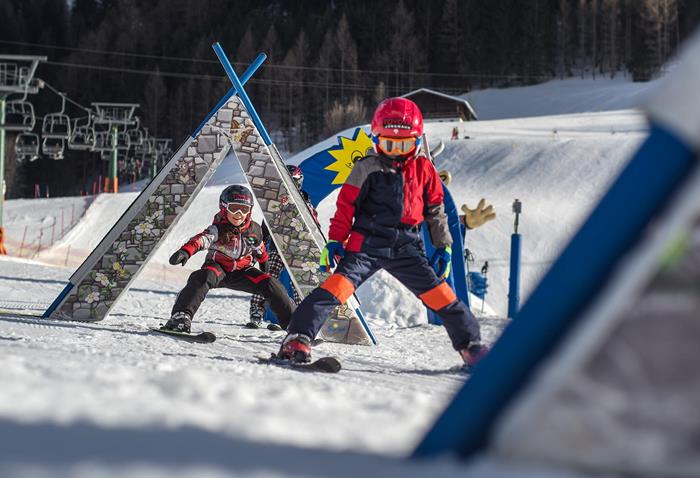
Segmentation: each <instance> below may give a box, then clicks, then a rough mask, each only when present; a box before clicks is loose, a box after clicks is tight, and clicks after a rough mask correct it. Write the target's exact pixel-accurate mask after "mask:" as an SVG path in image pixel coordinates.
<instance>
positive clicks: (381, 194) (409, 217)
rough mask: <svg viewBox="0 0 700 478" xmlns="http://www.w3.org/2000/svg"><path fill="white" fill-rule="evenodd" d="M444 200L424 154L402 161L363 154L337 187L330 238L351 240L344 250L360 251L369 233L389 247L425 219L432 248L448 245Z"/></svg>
mask: <svg viewBox="0 0 700 478" xmlns="http://www.w3.org/2000/svg"><path fill="white" fill-rule="evenodd" d="M443 198H444V191H443V189H442V182H441V181H440V177H439V176H438V172H437V171H436V170H435V166H433V164H432V163H431V162H430V160H429V159H428V158H426V157H425V156H423V155H422V154H421V155H418V156H414V157H412V158H409V159H407V160H405V161H393V160H392V159H390V158H388V157H386V156H384V155H370V156H366V157H364V158H362V159H360V160H358V161H357V162H356V163H355V166H354V167H353V169H352V171H351V172H350V175H349V177H348V179H347V181H345V184H343V186H342V187H341V188H340V193H339V194H338V200H337V202H336V212H335V215H334V216H333V218H332V219H331V225H330V228H329V231H328V237H329V238H330V239H332V240H335V241H339V242H344V241H345V240H346V239H348V238H349V239H348V243H347V246H346V248H347V250H348V251H350V252H359V251H360V249H361V247H362V244H363V243H364V241H365V238H366V237H368V236H372V237H373V238H374V239H373V240H372V241H371V242H372V243H373V244H382V245H387V246H391V245H392V243H393V242H395V241H396V238H397V237H398V236H397V234H398V231H399V230H402V229H403V230H406V229H409V230H411V229H412V230H417V229H418V227H419V226H420V225H421V223H422V222H423V221H424V220H425V221H427V222H428V229H429V231H430V237H431V239H432V242H433V244H434V245H435V247H438V248H439V247H446V246H449V245H451V244H452V237H451V236H450V233H449V228H448V224H447V216H446V215H445V208H444V205H443ZM377 239H379V240H377Z"/></svg>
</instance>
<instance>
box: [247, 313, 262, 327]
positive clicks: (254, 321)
mask: <svg viewBox="0 0 700 478" xmlns="http://www.w3.org/2000/svg"><path fill="white" fill-rule="evenodd" d="M262 323H263V316H262V314H261V313H260V312H258V311H256V312H251V313H250V321H249V322H248V323H247V324H245V326H246V327H247V328H249V329H259V328H260V327H262Z"/></svg>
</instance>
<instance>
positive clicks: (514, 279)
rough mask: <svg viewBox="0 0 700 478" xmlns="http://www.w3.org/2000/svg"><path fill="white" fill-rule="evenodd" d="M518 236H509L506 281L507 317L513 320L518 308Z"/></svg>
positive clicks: (519, 247) (519, 243)
mask: <svg viewBox="0 0 700 478" xmlns="http://www.w3.org/2000/svg"><path fill="white" fill-rule="evenodd" d="M520 240H521V236H520V234H512V235H511V236H510V278H509V279H508V317H510V318H513V317H515V314H517V313H518V308H519V307H520V250H521V241H520Z"/></svg>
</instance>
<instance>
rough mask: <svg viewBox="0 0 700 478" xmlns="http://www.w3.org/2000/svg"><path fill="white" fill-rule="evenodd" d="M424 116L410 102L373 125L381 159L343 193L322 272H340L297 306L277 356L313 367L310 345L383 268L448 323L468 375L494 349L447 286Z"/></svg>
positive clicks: (445, 233)
mask: <svg viewBox="0 0 700 478" xmlns="http://www.w3.org/2000/svg"><path fill="white" fill-rule="evenodd" d="M422 134H423V116H422V114H421V112H420V110H419V108H418V106H417V105H416V104H415V103H413V102H412V101H410V100H408V99H405V98H389V99H387V100H384V101H383V102H382V103H380V104H379V106H378V107H377V110H376V111H375V113H374V117H373V119H372V140H373V142H374V145H375V151H376V154H373V155H368V156H366V157H364V158H362V159H360V160H359V161H357V162H356V163H355V166H354V167H353V170H352V171H351V173H350V176H349V177H348V179H347V180H346V182H345V184H343V186H342V187H341V189H340V193H339V195H338V200H337V203H336V207H337V209H336V212H335V215H334V216H333V218H332V219H331V224H330V229H329V232H328V237H329V241H328V243H327V244H326V246H325V248H324V249H323V251H322V254H321V268H322V269H325V270H330V269H332V268H333V267H335V265H336V257H340V258H341V259H340V260H339V262H338V267H337V268H336V269H335V272H334V273H333V274H332V275H331V276H330V277H328V279H326V281H325V282H324V283H323V284H321V286H320V287H318V288H317V289H315V290H313V291H312V292H311V293H310V294H309V295H308V296H307V297H306V298H305V299H304V300H303V301H302V302H301V304H299V306H298V307H297V309H296V311H295V312H294V314H293V315H292V319H291V321H290V324H289V327H288V328H287V331H288V332H289V335H288V336H287V337H286V338H285V340H284V342H283V343H282V347H281V349H280V352H279V354H278V356H279V357H281V358H285V359H288V360H292V361H308V360H310V354H311V346H310V343H311V340H312V339H313V338H314V337H315V336H316V334H317V333H318V331H319V330H320V329H321V327H322V326H323V323H324V322H325V320H326V318H327V317H328V316H329V315H330V313H331V311H332V310H333V308H334V307H336V306H337V305H338V304H342V303H344V302H345V301H346V300H347V299H348V298H349V297H350V296H351V295H352V294H353V293H354V292H355V289H357V287H359V286H360V284H362V283H363V282H364V281H365V280H367V279H368V278H369V277H370V276H371V275H372V274H374V273H375V272H376V271H378V270H379V269H385V270H386V271H387V272H389V273H390V274H391V275H393V276H394V277H395V278H396V279H398V280H399V281H400V282H401V283H402V284H403V285H404V286H406V287H407V288H408V289H410V290H411V292H413V293H414V294H416V295H417V296H418V297H419V298H420V299H421V300H422V301H423V303H424V304H425V305H426V307H428V308H430V309H431V310H433V311H435V313H436V314H437V315H438V316H439V317H440V319H442V322H443V324H444V326H445V329H446V330H447V333H448V335H449V337H450V340H451V341H452V345H453V347H454V348H455V350H457V351H458V352H459V353H460V355H461V356H462V359H463V360H464V362H465V366H466V368H467V369H470V368H471V367H472V366H473V365H474V364H476V362H477V361H478V360H479V359H481V358H482V357H483V356H484V355H485V354H486V352H487V351H488V348H487V347H486V346H484V345H481V337H480V330H479V324H478V323H477V321H476V319H475V318H474V316H473V315H472V314H471V312H470V311H469V309H468V308H467V307H466V305H464V304H463V303H462V302H460V301H459V300H458V299H457V296H456V295H455V293H454V291H453V290H452V289H451V288H450V286H449V285H448V284H447V283H446V282H445V280H444V279H445V277H446V276H447V275H448V273H449V268H450V260H451V257H450V256H451V245H452V238H451V236H450V233H449V229H448V224H447V217H446V215H445V211H444V206H443V196H444V192H443V189H442V184H441V182H440V178H439V176H438V172H437V171H436V170H435V167H434V166H433V165H432V163H431V162H430V160H429V159H428V158H427V157H426V156H424V155H423V154H422V153H421V152H420V142H421V137H422ZM424 220H425V221H427V223H428V229H429V231H430V236H431V239H432V242H433V244H434V245H435V248H436V251H435V253H434V255H433V257H432V258H431V260H430V262H429V261H428V259H427V258H426V257H425V253H424V248H423V243H422V240H421V232H420V230H421V224H422V223H423V221H424Z"/></svg>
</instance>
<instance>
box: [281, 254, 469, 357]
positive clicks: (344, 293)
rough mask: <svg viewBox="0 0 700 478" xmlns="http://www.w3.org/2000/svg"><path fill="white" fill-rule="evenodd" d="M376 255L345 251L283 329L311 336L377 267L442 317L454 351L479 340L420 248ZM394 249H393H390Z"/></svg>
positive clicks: (463, 309)
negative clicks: (333, 271)
mask: <svg viewBox="0 0 700 478" xmlns="http://www.w3.org/2000/svg"><path fill="white" fill-rule="evenodd" d="M411 249H412V251H411V252H409V253H407V252H406V251H405V250H404V251H402V252H401V253H394V254H391V253H390V254H388V256H389V257H377V256H373V255H370V254H366V253H363V252H346V253H345V257H344V258H343V259H341V261H340V263H339V264H338V267H337V269H336V270H335V273H333V274H332V275H331V276H330V277H328V279H326V281H325V282H324V283H323V284H321V286H319V287H317V288H316V289H314V290H313V291H312V292H311V293H310V294H309V295H308V296H307V297H306V298H305V299H304V300H303V301H302V302H301V303H300V304H299V306H298V307H297V309H296V311H295V312H294V313H293V314H292V318H291V321H290V324H289V327H288V328H287V331H288V332H289V333H290V334H304V335H307V336H308V337H311V338H314V337H316V334H317V333H318V332H319V330H321V327H323V323H324V322H325V321H326V319H327V318H328V317H329V315H330V314H331V312H332V311H333V309H334V308H335V307H336V306H338V305H339V304H343V303H345V301H347V300H348V298H350V296H352V294H353V293H354V292H355V289H357V288H358V287H359V286H360V285H361V284H362V283H363V282H364V281H366V280H367V279H369V278H370V277H371V276H372V274H374V273H375V272H377V271H378V270H379V269H384V270H386V271H387V272H388V273H389V274H391V275H392V276H394V277H395V278H396V279H398V280H399V282H401V283H402V284H403V285H404V286H406V287H407V288H408V289H409V290H410V291H411V292H413V293H414V294H415V295H416V296H418V298H420V299H421V300H422V301H423V303H424V304H425V305H426V307H428V308H430V309H431V310H433V311H435V313H436V314H437V315H438V316H439V317H440V319H441V320H442V323H443V325H444V326H445V329H446V330H447V334H448V335H449V336H450V340H451V341H452V346H453V347H454V348H455V350H461V349H464V348H467V347H468V346H469V343H470V342H478V341H480V340H481V334H480V330H479V323H478V322H477V321H476V319H475V318H474V315H473V314H472V313H471V312H470V311H469V309H468V308H467V306H466V305H464V303H462V302H461V301H460V300H459V299H457V296H456V295H455V293H454V291H453V290H452V288H450V286H449V285H448V284H447V283H446V282H445V281H444V280H441V279H439V278H438V277H437V275H436V274H435V271H434V270H433V268H432V267H431V266H430V264H429V263H428V260H427V258H426V257H425V254H424V253H423V251H422V250H419V249H418V248H417V247H416V248H413V247H412V248H411ZM393 252H396V251H393Z"/></svg>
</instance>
